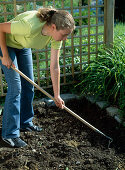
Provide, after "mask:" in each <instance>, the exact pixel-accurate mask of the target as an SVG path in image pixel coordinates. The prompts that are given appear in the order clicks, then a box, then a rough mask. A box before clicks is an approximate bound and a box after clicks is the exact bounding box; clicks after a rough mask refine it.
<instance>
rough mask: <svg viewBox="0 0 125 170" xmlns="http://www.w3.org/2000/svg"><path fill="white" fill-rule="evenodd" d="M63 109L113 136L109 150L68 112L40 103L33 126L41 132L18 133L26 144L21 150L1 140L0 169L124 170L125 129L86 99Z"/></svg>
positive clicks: (74, 101) (99, 135)
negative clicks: (69, 111) (41, 129)
mask: <svg viewBox="0 0 125 170" xmlns="http://www.w3.org/2000/svg"><path fill="white" fill-rule="evenodd" d="M66 106H67V107H69V108H70V109H71V110H72V111H74V112H75V113H76V114H78V115H80V116H81V117H82V118H83V119H85V120H86V121H88V122H89V123H90V124H92V125H93V126H95V127H96V128H98V129H99V130H100V131H102V132H103V133H104V134H106V135H108V136H110V137H112V138H113V142H112V143H111V144H110V147H108V144H109V141H108V139H106V138H105V137H104V136H102V135H101V134H99V133H97V132H95V131H93V130H92V129H90V128H89V127H87V126H86V125H84V124H83V123H81V122H80V121H79V120H78V119H76V118H75V117H73V116H72V115H71V114H70V113H68V112H66V111H64V110H60V109H58V108H56V107H50V108H49V107H47V106H46V104H45V103H39V104H35V106H34V111H35V117H34V124H36V125H40V126H42V127H43V131H42V132H40V133H38V132H37V133H35V132H32V133H31V132H21V138H22V139H23V140H24V141H26V142H27V143H28V146H26V147H25V148H22V149H13V148H9V147H7V146H5V144H4V143H3V142H2V140H0V167H1V168H0V169H1V170H6V169H12V170H39V169H40V170H54V169H55V170H125V127H122V126H121V125H119V124H118V123H117V122H116V121H115V120H114V119H113V118H111V117H109V116H108V115H107V114H106V113H105V112H104V111H100V110H99V109H98V108H96V106H95V105H92V104H89V103H88V102H87V101H86V100H85V99H81V100H72V101H70V102H68V103H66ZM0 119H1V118H0Z"/></svg>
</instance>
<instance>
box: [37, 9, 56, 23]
mask: <svg viewBox="0 0 125 170" xmlns="http://www.w3.org/2000/svg"><path fill="white" fill-rule="evenodd" d="M56 11H57V10H56V9H54V8H40V9H39V10H38V13H37V17H38V18H39V19H40V20H41V21H42V22H45V21H46V22H47V23H50V22H51V18H52V16H53V15H54V13H55V12H56Z"/></svg>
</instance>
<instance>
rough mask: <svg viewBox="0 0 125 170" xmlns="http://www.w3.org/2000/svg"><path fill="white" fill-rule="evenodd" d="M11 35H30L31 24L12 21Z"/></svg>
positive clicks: (22, 21)
mask: <svg viewBox="0 0 125 170" xmlns="http://www.w3.org/2000/svg"><path fill="white" fill-rule="evenodd" d="M11 34H15V35H27V34H30V24H29V23H28V22H26V21H24V20H19V21H12V22H11Z"/></svg>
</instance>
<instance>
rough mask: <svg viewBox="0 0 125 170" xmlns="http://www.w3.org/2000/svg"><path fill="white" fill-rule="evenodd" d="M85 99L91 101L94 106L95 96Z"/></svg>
mask: <svg viewBox="0 0 125 170" xmlns="http://www.w3.org/2000/svg"><path fill="white" fill-rule="evenodd" d="M85 98H86V99H87V100H88V101H90V102H91V103H92V104H94V103H95V102H96V99H95V96H85Z"/></svg>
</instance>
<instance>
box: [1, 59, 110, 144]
mask: <svg viewBox="0 0 125 170" xmlns="http://www.w3.org/2000/svg"><path fill="white" fill-rule="evenodd" d="M0 59H1V56H0ZM11 68H12V69H13V70H15V71H16V72H17V73H19V74H20V75H21V76H22V77H23V78H24V79H26V80H27V81H28V82H30V83H31V84H32V85H33V86H34V87H36V88H37V89H38V90H40V91H41V92H42V93H44V94H45V95H46V96H48V97H49V98H50V99H52V100H53V101H55V99H54V97H52V96H51V95H50V94H49V93H47V92H46V91H45V90H44V89H43V88H41V87H40V86H38V85H37V84H36V83H35V82H34V81H32V80H31V79H30V78H28V77H27V76H26V75H25V74H23V73H22V72H21V71H20V70H18V69H17V68H16V67H12V66H11ZM63 108H64V109H65V110H66V111H67V112H69V113H70V114H71V115H73V116H74V117H76V118H77V119H78V120H80V121H81V122H82V123H84V124H85V125H87V126H88V127H89V128H91V129H93V130H94V131H95V132H98V133H100V134H101V135H103V136H105V137H106V138H108V139H109V140H110V141H113V139H112V138H110V137H109V136H107V135H105V134H104V133H102V132H101V131H100V130H98V129H97V128H95V127H94V126H92V125H91V124H90V123H88V122H87V121H85V120H84V119H82V118H81V117H80V116H78V115H77V114H76V113H75V112H73V111H72V110H70V109H69V108H68V107H66V106H65V105H64V107H63Z"/></svg>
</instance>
